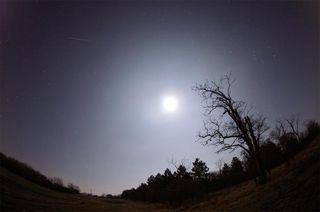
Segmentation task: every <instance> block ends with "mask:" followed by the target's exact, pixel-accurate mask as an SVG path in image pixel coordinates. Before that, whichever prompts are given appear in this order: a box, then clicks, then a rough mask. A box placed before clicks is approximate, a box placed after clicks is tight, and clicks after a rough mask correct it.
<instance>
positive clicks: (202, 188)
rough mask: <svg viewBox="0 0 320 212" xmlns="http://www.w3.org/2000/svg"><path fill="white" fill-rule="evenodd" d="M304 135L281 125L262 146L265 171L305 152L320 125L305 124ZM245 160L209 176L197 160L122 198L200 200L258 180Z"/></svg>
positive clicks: (245, 157)
mask: <svg viewBox="0 0 320 212" xmlns="http://www.w3.org/2000/svg"><path fill="white" fill-rule="evenodd" d="M305 126H306V129H305V131H304V132H302V133H297V131H296V130H294V129H295V128H293V130H291V131H290V130H283V129H284V124H283V122H282V123H280V125H278V126H277V127H276V130H274V131H273V132H272V133H271V136H270V137H269V138H268V139H266V140H264V142H263V143H262V144H261V147H260V148H261V149H260V157H261V161H262V164H263V166H264V168H265V169H266V170H267V171H268V172H269V174H270V172H271V169H273V168H274V167H276V166H278V165H280V164H281V163H283V162H286V163H287V164H288V165H290V158H292V157H293V156H294V155H295V154H297V153H298V152H299V151H301V150H302V149H304V148H305V146H306V145H308V144H309V143H310V142H311V141H312V140H314V139H315V138H316V137H317V136H319V135H320V125H319V124H318V123H317V122H315V121H309V122H307V123H306V124H305ZM241 155H242V160H240V159H239V158H238V157H233V159H232V161H231V163H230V164H227V163H224V164H223V163H220V164H219V165H218V170H217V171H214V172H209V168H208V167H207V166H206V164H205V162H203V161H201V160H199V159H198V158H197V159H196V160H195V161H194V162H193V164H192V165H193V166H192V168H191V171H188V170H187V168H186V166H185V165H184V164H181V165H179V166H176V171H174V172H173V173H172V172H171V171H170V170H169V169H166V170H165V171H164V173H163V174H161V173H158V174H157V175H155V176H154V175H151V176H150V177H149V178H148V180H147V182H146V183H142V184H141V185H140V186H139V187H137V188H132V189H130V190H125V191H123V192H122V194H121V197H122V198H125V199H131V200H142V201H151V202H164V203H170V204H175V203H180V202H181V201H185V200H190V199H196V198H201V197H202V196H203V195H205V194H206V193H208V192H212V191H216V190H219V189H222V188H226V187H228V186H231V185H235V184H238V183H240V182H243V181H246V180H249V179H255V181H256V177H257V174H256V173H257V172H256V170H255V165H254V164H253V163H254V161H253V160H252V159H251V158H250V157H249V156H248V155H247V154H245V153H244V152H242V154H241Z"/></svg>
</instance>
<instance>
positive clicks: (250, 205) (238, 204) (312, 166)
mask: <svg viewBox="0 0 320 212" xmlns="http://www.w3.org/2000/svg"><path fill="white" fill-rule="evenodd" d="M270 157H272V155H271V156H270ZM319 172H320V138H319V137H318V139H316V140H315V141H313V142H312V143H311V144H310V145H309V146H308V147H307V149H306V150H304V151H302V152H301V153H299V154H298V155H296V156H295V157H294V158H293V159H292V160H291V161H290V165H288V164H282V165H281V166H279V167H277V168H275V169H274V170H273V171H272V174H271V176H270V181H269V182H268V183H267V184H265V185H260V186H256V185H255V183H254V182H245V183H242V184H240V185H237V186H234V187H231V188H228V189H224V190H221V191H218V192H214V193H211V194H209V197H208V198H207V200H205V201H203V202H200V203H198V204H196V205H193V206H191V207H187V208H186V207H181V208H180V210H197V211H199V210H200V211H226V210H231V211H319V209H320V195H319V190H320V184H319V181H320V174H319Z"/></svg>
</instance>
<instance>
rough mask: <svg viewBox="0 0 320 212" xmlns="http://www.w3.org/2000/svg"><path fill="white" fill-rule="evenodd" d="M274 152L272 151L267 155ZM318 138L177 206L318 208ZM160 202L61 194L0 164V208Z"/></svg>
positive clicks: (122, 207) (124, 206)
mask: <svg viewBox="0 0 320 212" xmlns="http://www.w3.org/2000/svg"><path fill="white" fill-rule="evenodd" d="M270 157H272V155H270ZM319 173H320V137H318V138H317V139H316V140H314V141H313V142H312V143H310V144H309V146H308V147H307V148H306V149H305V150H303V151H302V152H300V153H299V154H298V155H296V156H295V157H294V158H293V159H292V160H291V161H290V165H288V164H283V165H281V166H279V167H277V168H276V169H274V170H272V174H271V176H270V178H271V180H270V181H269V182H268V183H267V184H265V185H260V186H256V185H255V184H254V182H245V183H242V184H240V185H237V186H234V187H230V188H228V189H224V190H221V191H217V192H214V193H211V194H209V195H208V197H207V198H206V200H204V201H202V202H199V203H190V204H188V205H184V206H181V207H180V208H177V209H176V210H195V211H224V210H231V211H257V210H259V211H261V210H262V211H263V210H269V211H320V194H319V190H320V184H319V181H320V174H319ZM166 210H168V209H166V208H164V207H163V206H161V205H156V204H148V203H141V202H131V201H126V200H121V199H105V198H97V197H91V196H85V195H74V194H65V193H60V192H56V191H52V190H50V189H47V188H44V187H41V186H39V185H37V184H34V183H32V182H30V181H28V180H25V179H24V178H21V177H20V176H17V175H15V174H13V173H11V172H10V171H8V170H6V169H4V168H0V211H166Z"/></svg>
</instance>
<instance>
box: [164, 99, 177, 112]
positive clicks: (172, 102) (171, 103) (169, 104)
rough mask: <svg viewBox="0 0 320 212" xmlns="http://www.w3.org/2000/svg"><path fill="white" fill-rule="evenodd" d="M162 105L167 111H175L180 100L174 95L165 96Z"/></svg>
mask: <svg viewBox="0 0 320 212" xmlns="http://www.w3.org/2000/svg"><path fill="white" fill-rule="evenodd" d="M162 106H163V109H164V111H165V112H169V113H173V112H175V111H176V110H177V109H178V100H177V98H176V97H174V96H166V97H164V98H163V101H162Z"/></svg>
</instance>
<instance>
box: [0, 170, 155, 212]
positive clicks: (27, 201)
mask: <svg viewBox="0 0 320 212" xmlns="http://www.w3.org/2000/svg"><path fill="white" fill-rule="evenodd" d="M150 210H160V207H158V206H157V205H151V204H146V203H137V202H131V201H125V200H121V199H119V200H118V199H106V198H98V197H92V196H85V195H75V194H66V193H60V192H56V191H52V190H50V189H47V188H44V187H41V186H39V185H37V184H34V183H32V182H30V181H28V180H25V179H24V178H21V177H20V176H17V175H15V174H13V173H11V172H10V171H8V170H7V169H4V168H0V211H150Z"/></svg>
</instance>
